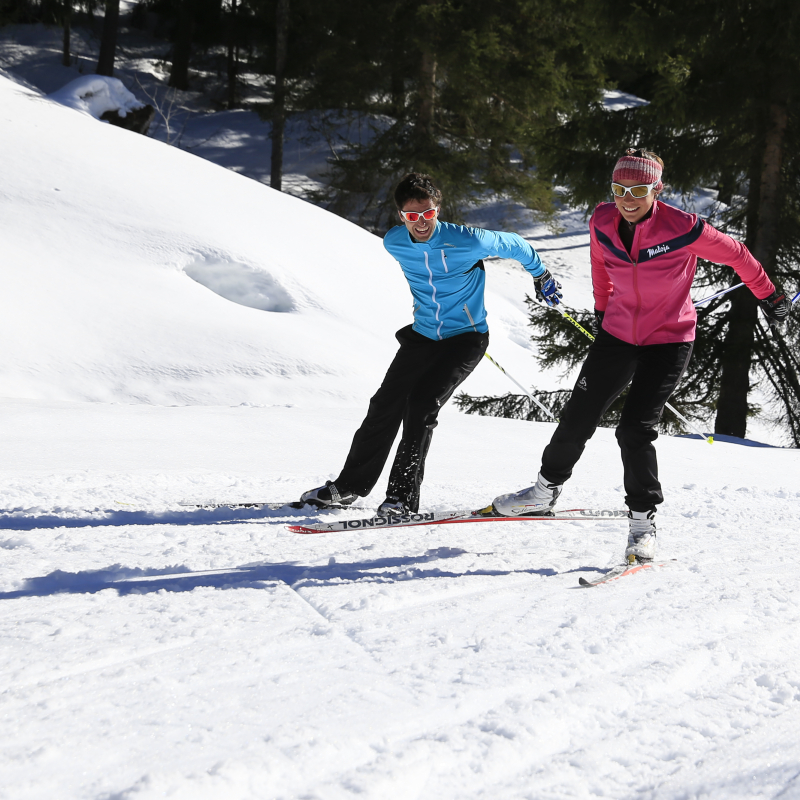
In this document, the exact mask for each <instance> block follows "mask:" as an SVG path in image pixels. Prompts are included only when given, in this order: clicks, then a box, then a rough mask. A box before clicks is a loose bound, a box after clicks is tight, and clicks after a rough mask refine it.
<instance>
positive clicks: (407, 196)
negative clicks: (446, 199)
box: [394, 172, 442, 211]
mask: <svg viewBox="0 0 800 800" xmlns="http://www.w3.org/2000/svg"><path fill="white" fill-rule="evenodd" d="M409 200H422V201H425V200H430V201H431V202H432V203H433V204H434V205H435V206H437V207H438V206H440V205H441V204H442V193H441V192H440V191H439V189H437V188H436V186H435V184H434V183H433V179H432V178H431V176H430V175H425V174H423V173H421V172H409V173H408V175H406V176H405V178H403V180H401V181H400V183H398V184H397V188H396V189H395V190H394V202H395V205H396V206H397V210H398V211H402V209H403V206H404V205H405V204H406V203H407V202H408V201H409Z"/></svg>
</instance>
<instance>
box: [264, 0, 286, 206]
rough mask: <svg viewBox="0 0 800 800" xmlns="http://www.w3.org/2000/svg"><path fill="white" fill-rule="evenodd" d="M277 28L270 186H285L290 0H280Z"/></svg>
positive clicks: (278, 188) (275, 187)
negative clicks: (284, 157) (286, 77)
mask: <svg viewBox="0 0 800 800" xmlns="http://www.w3.org/2000/svg"><path fill="white" fill-rule="evenodd" d="M275 27H276V30H277V35H276V37H275V95H274V98H273V101H272V133H271V135H270V136H271V139H272V163H271V167H270V176H269V185H270V186H271V187H272V188H273V189H277V190H278V191H281V187H282V185H283V133H284V128H285V127H286V84H285V72H286V53H287V49H288V42H289V0H278V7H277V12H276V19H275Z"/></svg>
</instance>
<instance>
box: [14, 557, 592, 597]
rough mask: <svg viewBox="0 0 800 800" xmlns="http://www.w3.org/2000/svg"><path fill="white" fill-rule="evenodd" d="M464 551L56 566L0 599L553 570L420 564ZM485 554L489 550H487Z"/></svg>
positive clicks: (397, 580) (546, 573)
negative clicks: (324, 560)
mask: <svg viewBox="0 0 800 800" xmlns="http://www.w3.org/2000/svg"><path fill="white" fill-rule="evenodd" d="M466 554H468V551H466V550H462V549H460V548H454V547H438V548H435V549H432V550H428V551H427V552H426V553H425V554H424V555H418V556H399V557H393V558H380V559H376V560H374V561H361V562H355V563H349V564H339V563H331V564H326V565H324V566H316V567H309V566H305V565H302V564H297V563H282V564H255V565H245V566H241V567H230V568H227V569H213V570H200V571H192V570H190V569H189V568H188V567H185V566H182V565H179V566H178V565H176V566H173V567H165V568H163V569H139V568H135V569H132V568H128V567H123V566H122V565H120V564H114V565H112V566H110V567H107V568H105V569H100V570H85V571H83V572H64V571H62V570H55V571H54V572H51V573H50V574H49V575H43V576H41V577H38V578H28V579H27V580H26V581H25V584H24V586H23V588H21V589H18V590H15V591H11V592H0V600H11V599H14V598H18V597H48V596H50V595H54V594H63V593H67V594H93V593H95V592H102V591H104V590H106V589H115V590H116V591H117V592H118V593H119V594H148V593H151V592H160V591H168V592H190V591H192V590H193V589H196V588H198V587H201V586H202V587H206V588H213V589H245V588H249V589H263V588H267V586H265V584H270V583H271V584H275V583H285V584H288V585H289V586H291V587H292V588H293V589H299V588H303V587H306V586H334V585H341V584H342V583H344V582H355V581H362V580H366V581H370V582H377V583H400V582H403V581H408V580H422V579H425V578H464V577H473V576H487V575H488V576H502V575H515V574H529V575H541V576H542V577H553V576H555V575H559V574H564V573H559V572H557V571H556V570H554V569H520V570H497V569H477V570H466V571H462V572H459V571H446V570H442V569H440V568H439V567H429V568H421V567H420V566H419V565H422V564H427V563H430V562H432V561H440V560H444V559H449V558H458V557H459V556H462V555H466ZM486 555H488V554H486ZM597 571H598V570H597V569H595V568H593V567H579V568H577V569H571V570H566V572H567V573H569V572H597Z"/></svg>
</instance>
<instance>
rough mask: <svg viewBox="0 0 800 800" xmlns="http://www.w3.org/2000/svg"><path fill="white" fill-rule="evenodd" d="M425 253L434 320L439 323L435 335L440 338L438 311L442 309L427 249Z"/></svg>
mask: <svg viewBox="0 0 800 800" xmlns="http://www.w3.org/2000/svg"><path fill="white" fill-rule="evenodd" d="M424 255H425V269H427V270H428V284H429V285H430V287H431V300H432V301H433V302H434V303H435V304H436V321H437V322H438V323H439V326H438V327H437V328H436V335H437V336H438V337H439V339H441V338H442V320H440V319H439V312H440V311H441V310H442V307H441V306H440V305H439V303H437V302H436V287H435V286H434V285H433V271H432V270H431V267H430V264H428V251H427V250H425V251H424ZM442 258H444V251H442Z"/></svg>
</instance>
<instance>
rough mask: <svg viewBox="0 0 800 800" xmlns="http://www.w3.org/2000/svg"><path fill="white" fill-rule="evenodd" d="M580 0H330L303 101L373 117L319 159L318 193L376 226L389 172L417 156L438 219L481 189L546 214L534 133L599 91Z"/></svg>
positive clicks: (457, 210) (385, 203)
mask: <svg viewBox="0 0 800 800" xmlns="http://www.w3.org/2000/svg"><path fill="white" fill-rule="evenodd" d="M592 5H593V4H592V3H590V2H588V0H566V2H555V0H509V2H506V3H502V4H501V3H498V4H487V3H485V2H479V0H462V2H447V3H446V2H442V1H440V0H425V1H424V2H420V3H416V4H413V5H411V6H409V5H408V4H406V3H399V2H397V1H396V0H390V1H389V2H384V3H378V4H374V3H373V4H360V3H355V4H337V5H336V8H335V9H331V13H330V16H329V18H328V19H327V20H326V23H327V24H326V29H327V36H326V39H327V40H326V41H322V42H320V46H319V48H318V49H317V51H316V53H317V58H316V61H315V64H314V68H313V82H314V87H313V89H312V90H311V91H310V92H309V93H308V94H307V95H306V97H305V101H304V102H305V105H306V107H311V108H320V107H329V108H330V107H332V106H333V107H336V108H344V109H347V110H349V111H351V112H353V113H354V114H360V115H362V119H363V120H365V121H367V122H368V124H370V126H371V130H370V133H369V135H368V136H366V137H365V139H364V140H363V141H362V142H360V143H356V144H353V145H349V146H348V145H345V144H343V145H342V147H341V148H339V149H338V151H337V153H336V156H335V157H334V158H333V159H331V170H330V176H329V177H330V183H331V186H332V192H331V193H329V195H328V198H327V199H328V200H329V202H330V207H331V208H332V209H333V210H335V211H337V212H338V213H341V214H344V215H346V216H349V217H351V218H354V219H357V220H358V221H359V222H361V223H362V224H363V225H365V226H367V227H370V228H372V229H374V230H385V229H386V227H388V225H390V224H392V223H393V217H394V212H393V209H392V208H391V204H390V202H389V195H390V193H389V188H390V186H391V185H392V184H393V183H394V182H395V181H396V180H397V179H398V178H399V177H400V176H402V174H404V173H406V172H408V171H410V170H418V171H425V172H430V173H432V174H433V175H435V177H436V180H437V183H439V184H440V186H441V187H442V189H443V191H444V194H445V205H444V209H443V216H445V217H446V218H447V219H450V220H453V221H458V220H459V219H460V218H462V216H463V212H464V210H465V209H466V208H467V207H468V206H469V204H470V203H471V202H472V201H473V199H474V198H475V197H476V196H477V195H486V194H487V193H492V192H497V193H502V194H505V195H508V196H510V197H513V198H515V199H517V200H520V201H522V202H523V203H524V204H525V205H527V206H528V207H530V208H533V209H535V210H537V211H538V212H541V213H542V214H543V215H545V216H547V215H552V213H553V211H554V194H553V188H552V185H551V183H550V182H549V180H543V179H542V178H541V177H540V176H539V174H538V173H537V172H536V170H535V169H534V168H533V167H534V164H535V151H534V147H533V144H534V135H535V133H536V132H537V131H541V130H542V129H543V128H544V127H545V126H548V125H551V124H552V122H553V121H554V120H555V119H557V118H558V115H560V114H568V113H572V112H573V111H574V109H575V108H577V107H579V106H581V105H584V104H586V103H587V102H589V101H590V100H593V99H595V98H596V97H597V96H599V87H600V84H601V82H602V74H601V63H600V58H599V48H598V47H594V46H592V43H595V42H598V41H606V40H607V35H605V34H604V35H602V36H601V35H600V34H599V32H598V26H599V24H600V23H599V22H598V19H597V17H596V16H594V15H591V14H589V13H587V10H588V9H589V8H590V6H592ZM323 103H327V104H330V105H321V104H323Z"/></svg>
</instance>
